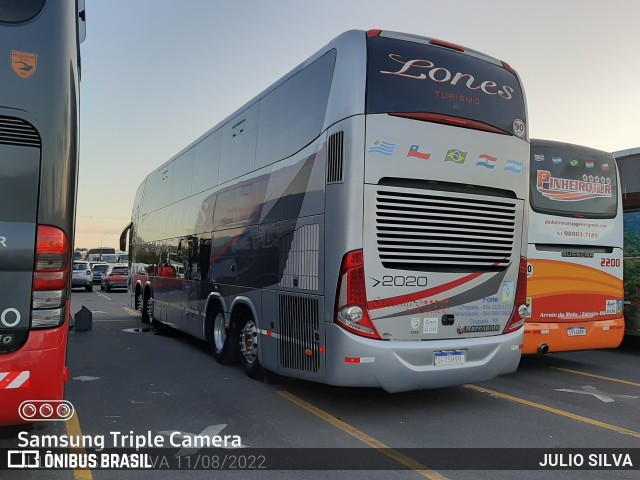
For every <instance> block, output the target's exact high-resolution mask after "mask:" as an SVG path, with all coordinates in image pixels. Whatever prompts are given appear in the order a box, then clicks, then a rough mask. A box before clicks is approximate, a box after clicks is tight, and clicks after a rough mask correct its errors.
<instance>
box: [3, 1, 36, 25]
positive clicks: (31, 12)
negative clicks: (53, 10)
mask: <svg viewBox="0 0 640 480" xmlns="http://www.w3.org/2000/svg"><path fill="white" fill-rule="evenodd" d="M45 1H46V0H0V22H5V23H19V22H26V21H27V20H31V19H32V18H33V17H35V16H36V15H37V14H38V13H39V12H40V10H42V7H44V4H45Z"/></svg>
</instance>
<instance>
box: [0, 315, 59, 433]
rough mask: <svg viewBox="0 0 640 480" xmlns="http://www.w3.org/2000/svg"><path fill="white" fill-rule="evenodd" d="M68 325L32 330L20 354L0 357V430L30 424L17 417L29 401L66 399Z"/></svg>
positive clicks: (14, 353)
mask: <svg viewBox="0 0 640 480" xmlns="http://www.w3.org/2000/svg"><path fill="white" fill-rule="evenodd" d="M67 325H68V324H67V322H65V323H64V325H63V326H62V327H60V328H56V329H52V330H32V331H31V332H30V333H29V339H28V340H27V343H26V344H25V345H24V346H23V347H22V348H20V350H18V351H17V352H13V353H9V354H6V355H1V356H0V426H4V425H17V424H21V423H28V422H27V421H26V420H24V419H22V418H20V415H19V413H18V409H19V407H20V404H21V403H22V402H24V401H26V400H61V399H62V398H63V396H64V382H65V381H66V379H67V375H68V372H67V369H66V367H65V362H66V349H67V348H66V343H67V328H68V326H67Z"/></svg>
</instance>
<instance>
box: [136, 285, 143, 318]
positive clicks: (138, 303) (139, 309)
mask: <svg viewBox="0 0 640 480" xmlns="http://www.w3.org/2000/svg"><path fill="white" fill-rule="evenodd" d="M135 307H136V311H137V312H140V313H142V292H140V290H139V289H136V300H135Z"/></svg>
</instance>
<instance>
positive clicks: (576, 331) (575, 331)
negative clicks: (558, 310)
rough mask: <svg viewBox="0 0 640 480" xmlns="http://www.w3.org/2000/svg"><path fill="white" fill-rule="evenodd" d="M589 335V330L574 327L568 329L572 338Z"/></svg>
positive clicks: (568, 333)
mask: <svg viewBox="0 0 640 480" xmlns="http://www.w3.org/2000/svg"><path fill="white" fill-rule="evenodd" d="M586 334H587V329H586V328H585V327H572V328H567V335H569V336H570V337H583V336H585V335H586Z"/></svg>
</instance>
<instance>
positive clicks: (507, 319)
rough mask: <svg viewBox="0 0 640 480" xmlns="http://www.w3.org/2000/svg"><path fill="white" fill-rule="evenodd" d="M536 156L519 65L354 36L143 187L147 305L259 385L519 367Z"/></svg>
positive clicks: (412, 39) (376, 35)
mask: <svg viewBox="0 0 640 480" xmlns="http://www.w3.org/2000/svg"><path fill="white" fill-rule="evenodd" d="M528 159H529V142H528V133H527V112H526V101H525V96H524V93H523V90H522V86H521V83H520V80H519V77H518V75H517V73H516V72H515V71H514V70H513V69H512V68H511V67H510V66H509V65H508V64H506V63H504V62H502V61H499V60H496V59H495V58H492V57H490V56H487V55H484V54H482V53H480V52H477V51H474V50H470V49H467V48H464V47H461V46H459V45H455V44H451V43H448V42H443V41H440V40H436V39H431V38H427V37H419V36H414V35H407V34H402V33H394V32H387V31H380V30H371V31H349V32H346V33H344V34H342V35H340V36H339V37H337V38H335V39H334V40H332V41H331V42H330V43H329V44H328V45H326V46H325V47H324V48H322V49H321V50H320V51H318V52H317V53H316V54H314V55H313V56H312V57H310V58H309V59H308V60H306V61H305V62H303V63H302V64H301V65H299V66H298V67H296V68H295V69H294V70H292V71H291V72H290V73H289V74H287V75H285V76H284V77H283V78H282V79H280V80H279V81H278V82H276V83H275V84H273V85H272V86H271V87H269V88H268V89H266V90H265V91H264V92H262V93H260V94H259V95H258V96H257V97H255V98H254V99H253V100H251V101H249V102H248V103H247V104H245V105H244V106H242V107H241V108H240V109H238V110H237V111H236V112H235V113H233V114H232V115H230V116H229V117H227V118H226V119H225V120H223V121H222V122H220V123H219V124H218V125H216V126H214V127H213V128H212V129H211V130H209V131H208V132H207V133H205V134H204V135H202V136H201V137H200V138H198V139H197V140H196V141H195V142H193V143H192V144H190V145H189V146H187V147H186V148H185V149H183V150H182V151H181V152H179V153H178V154H177V155H175V156H174V157H172V158H171V159H169V160H168V161H166V162H165V163H163V164H162V165H161V166H160V167H158V168H157V169H155V170H154V171H153V172H151V173H150V174H149V175H148V176H147V177H146V178H145V179H144V181H143V182H142V184H141V185H140V187H139V189H138V191H137V194H136V196H135V201H134V205H133V211H132V218H131V223H130V225H128V226H127V227H126V228H125V230H124V231H123V235H122V237H121V246H120V248H121V249H123V250H124V249H125V248H127V249H128V250H129V252H130V254H129V259H130V286H129V291H130V294H131V305H132V306H133V307H134V308H136V309H138V310H139V311H140V312H141V317H142V321H143V322H153V323H155V324H156V325H159V326H160V325H168V326H171V327H173V328H176V329H179V330H182V331H184V332H187V333H189V334H191V335H193V336H196V337H198V338H200V339H203V340H205V341H207V342H209V344H210V345H211V351H212V353H213V356H214V357H215V358H216V360H218V361H219V362H221V363H225V364H227V363H234V362H237V361H240V363H241V365H242V368H243V369H244V371H245V372H246V373H247V374H248V375H250V376H252V377H258V376H260V375H262V373H263V372H264V371H265V370H266V371H268V372H276V373H278V374H280V375H285V376H290V377H297V378H303V379H308V380H313V381H318V382H324V383H328V384H332V385H343V386H362V387H372V386H373V387H381V388H383V389H385V390H387V391H389V392H397V391H405V390H412V389H421V388H432V387H442V386H448V385H456V384H461V383H465V382H471V381H481V380H485V379H488V378H491V377H494V376H495V375H499V374H504V373H510V372H513V371H514V370H515V369H516V368H517V365H518V362H519V360H520V355H521V348H522V343H523V322H524V318H525V316H526V311H527V309H526V292H525V282H526V258H525V248H526V243H527V240H526V239H527V232H526V222H525V209H526V205H527V202H528V168H529V167H528ZM127 239H128V240H127Z"/></svg>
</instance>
